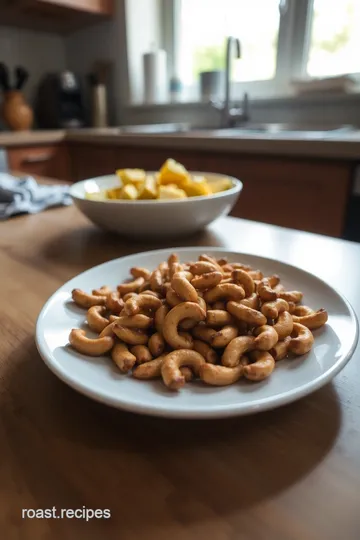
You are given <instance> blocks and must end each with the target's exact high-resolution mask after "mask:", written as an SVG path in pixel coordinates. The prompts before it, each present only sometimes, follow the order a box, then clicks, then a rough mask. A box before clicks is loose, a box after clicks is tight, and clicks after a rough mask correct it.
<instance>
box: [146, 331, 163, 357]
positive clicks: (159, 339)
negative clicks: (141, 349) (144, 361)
mask: <svg viewBox="0 0 360 540" xmlns="http://www.w3.org/2000/svg"><path fill="white" fill-rule="evenodd" d="M148 347H149V350H150V352H151V354H152V355H153V356H154V357H155V358H156V357H157V356H161V355H162V353H163V352H164V349H165V341H164V338H163V336H162V334H160V333H159V332H155V334H153V335H152V336H151V337H150V339H149V343H148Z"/></svg>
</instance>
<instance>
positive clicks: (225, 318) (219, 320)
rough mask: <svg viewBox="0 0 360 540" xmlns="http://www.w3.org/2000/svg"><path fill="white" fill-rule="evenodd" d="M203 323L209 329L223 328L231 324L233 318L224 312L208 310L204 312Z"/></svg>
mask: <svg viewBox="0 0 360 540" xmlns="http://www.w3.org/2000/svg"><path fill="white" fill-rule="evenodd" d="M205 322H206V324H207V325H208V326H210V327H214V326H215V327H217V326H225V325H226V324H233V323H234V317H233V316H232V315H230V313H228V312H227V311H226V310H224V311H223V310H220V309H209V310H208V311H207V312H206V321H205Z"/></svg>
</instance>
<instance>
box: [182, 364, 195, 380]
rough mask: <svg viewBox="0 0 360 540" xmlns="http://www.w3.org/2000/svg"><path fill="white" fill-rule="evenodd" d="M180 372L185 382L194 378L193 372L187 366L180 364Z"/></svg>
mask: <svg viewBox="0 0 360 540" xmlns="http://www.w3.org/2000/svg"><path fill="white" fill-rule="evenodd" d="M180 373H181V375H182V376H183V377H184V379H185V382H190V381H192V380H193V378H194V374H193V372H192V371H191V369H190V368H189V367H187V366H181V368H180Z"/></svg>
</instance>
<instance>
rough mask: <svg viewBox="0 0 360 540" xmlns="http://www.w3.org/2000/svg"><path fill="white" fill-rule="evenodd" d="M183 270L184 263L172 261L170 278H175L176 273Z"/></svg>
mask: <svg viewBox="0 0 360 540" xmlns="http://www.w3.org/2000/svg"><path fill="white" fill-rule="evenodd" d="M182 270H183V267H182V264H180V263H179V262H174V263H172V265H171V266H169V278H170V280H171V279H172V278H173V276H174V274H176V273H177V272H181V271H182Z"/></svg>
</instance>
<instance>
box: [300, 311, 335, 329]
mask: <svg viewBox="0 0 360 540" xmlns="http://www.w3.org/2000/svg"><path fill="white" fill-rule="evenodd" d="M302 307H305V306H302ZM292 318H293V321H294V322H297V323H300V324H302V325H303V326H306V327H307V328H309V329H310V330H316V329H317V328H321V326H324V324H325V323H326V322H327V320H328V314H327V311H326V310H325V309H323V308H321V309H318V310H317V311H314V312H313V313H310V314H308V315H304V316H302V317H297V316H296V315H293V316H292Z"/></svg>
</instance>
